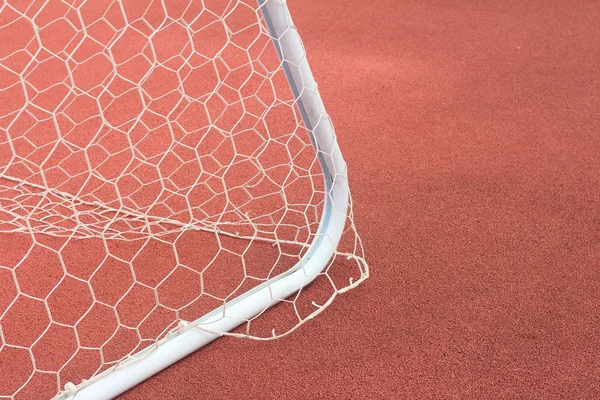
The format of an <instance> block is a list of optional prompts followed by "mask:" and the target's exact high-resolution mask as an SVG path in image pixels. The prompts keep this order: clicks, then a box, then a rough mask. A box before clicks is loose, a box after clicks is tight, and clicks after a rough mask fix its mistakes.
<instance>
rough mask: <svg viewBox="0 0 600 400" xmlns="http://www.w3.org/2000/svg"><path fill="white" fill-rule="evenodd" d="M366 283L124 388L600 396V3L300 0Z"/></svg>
mask: <svg viewBox="0 0 600 400" xmlns="http://www.w3.org/2000/svg"><path fill="white" fill-rule="evenodd" d="M289 3H290V4H289V6H290V8H291V12H292V15H293V16H294V22H295V23H296V25H297V26H298V27H299V29H300V33H301V35H302V37H303V40H304V42H305V45H306V47H307V51H308V54H309V57H310V61H311V64H312V67H313V70H314V73H315V75H316V78H317V81H318V82H319V83H320V87H321V92H322V95H323V97H324V101H325V104H326V106H327V109H328V111H329V113H330V114H331V115H332V116H333V118H334V122H335V123H336V129H337V133H338V136H339V141H340V145H341V147H342V150H343V152H344V155H345V157H346V159H347V161H348V164H349V167H350V173H351V187H352V191H353V195H354V200H355V211H356V214H357V224H358V228H359V232H360V233H361V235H362V237H363V239H364V242H365V246H366V252H367V256H368V261H369V262H370V264H371V269H372V277H371V278H370V279H369V280H368V281H367V282H366V283H365V284H364V285H362V286H361V287H359V288H358V289H356V290H353V291H351V292H349V293H348V294H346V295H343V296H340V297H339V298H338V299H337V300H336V301H335V302H334V304H333V305H332V306H331V308H329V309H328V310H327V311H326V312H325V313H323V314H322V315H321V316H319V318H316V319H315V320H313V321H311V322H309V323H307V324H306V325H304V326H303V327H302V328H301V329H300V330H298V331H296V332H295V333H293V334H292V335H290V336H288V337H287V338H284V339H281V340H277V341H273V342H267V343H261V342H254V341H248V340H237V339H229V338H226V339H222V340H218V341H217V342H215V343H214V344H213V345H211V346H209V347H207V348H205V349H203V350H201V351H199V352H198V353H196V354H194V355H193V356H191V357H189V358H187V359H186V360H184V361H182V362H180V363H178V364H177V365H175V366H174V367H172V368H170V369H169V370H168V371H166V372H164V373H162V374H160V375H158V376H157V377H155V378H153V379H151V380H150V381H148V382H146V383H144V384H142V385H140V386H139V387H137V388H135V389H134V390H132V391H130V392H129V393H127V394H126V395H124V396H123V399H127V400H134V399H148V398H161V399H171V398H173V399H201V398H215V399H221V398H222V399H252V398H283V399H286V398H289V399H297V398H303V399H322V398H339V399H350V398H352V399H355V398H372V399H376V398H386V399H389V398H406V399H414V398H436V399H445V398H461V399H465V398H488V399H491V398H507V399H515V398H524V399H535V398H544V399H564V398H572V399H576V398H577V399H591V398H598V397H600V378H599V376H600V369H599V364H598V355H599V354H600V332H599V329H600V328H599V327H600V312H599V311H600V297H599V296H598V293H599V287H600V269H599V268H598V266H599V265H600V207H599V201H600V189H599V188H600V135H599V132H600V69H599V67H598V66H599V65H600V39H599V38H600V24H598V21H600V7H598V4H594V3H595V2H589V1H587V2H586V1H566V2H547V1H528V2H520V1H512V2H507V1H494V2H481V1H480V2H475V1H461V2H451V1H432V2H422V1H413V2H408V1H399V0H380V1H376V2H369V1H350V0H345V1H341V0H320V1H317V0H304V1H290V2H289Z"/></svg>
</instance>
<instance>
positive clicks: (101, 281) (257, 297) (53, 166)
mask: <svg viewBox="0 0 600 400" xmlns="http://www.w3.org/2000/svg"><path fill="white" fill-rule="evenodd" d="M41 3H43V4H41V5H39V4H38V5H35V6H34V5H32V6H30V7H29V8H26V7H25V8H23V7H22V8H19V7H16V6H15V7H13V6H11V5H10V4H9V5H5V6H4V8H3V9H2V10H1V11H0V17H2V16H3V15H2V14H4V20H5V21H7V22H1V23H0V35H2V34H3V33H4V34H5V35H4V37H10V35H9V34H10V33H11V32H18V30H19V29H20V30H23V33H24V35H25V36H27V34H29V32H31V38H32V39H31V40H30V41H27V42H23V43H22V44H21V46H22V47H21V48H19V47H15V48H14V49H13V48H11V49H10V51H6V52H4V53H3V54H0V67H2V68H3V70H2V72H4V75H2V76H5V78H2V77H0V83H1V84H2V86H0V87H1V89H0V96H4V97H1V98H0V114H2V115H1V117H2V120H1V121H2V124H1V125H0V129H1V130H0V246H4V247H2V250H1V252H5V253H8V252H9V251H11V250H8V249H9V246H14V249H15V254H17V256H14V257H12V258H11V257H10V256H9V255H8V254H5V255H0V273H2V274H3V275H2V276H0V279H4V281H3V282H5V283H4V284H0V285H5V286H6V288H4V287H3V288H4V289H6V290H5V291H6V292H7V293H10V292H11V291H14V296H13V295H11V296H5V297H6V299H5V300H4V299H3V298H0V339H1V347H0V360H1V361H2V362H3V363H4V364H5V365H7V366H8V367H0V370H1V369H2V368H5V369H7V368H10V363H11V362H13V361H11V360H14V362H18V361H17V360H18V359H19V358H18V357H13V356H11V355H12V354H15V355H16V354H18V355H19V357H21V356H22V357H24V358H23V359H24V360H27V362H28V363H29V364H31V367H30V368H29V369H27V368H24V369H23V372H22V373H20V374H17V375H15V377H16V378H15V379H16V383H14V384H12V383H11V384H6V385H4V386H2V385H0V398H3V397H6V398H11V399H12V398H20V397H19V396H29V394H31V393H37V394H38V395H39V393H51V397H52V396H55V398H56V399H57V400H67V399H68V400H80V399H82V400H91V399H110V398H114V397H116V396H118V395H119V394H121V393H123V392H124V391H126V390H128V389H130V388H132V387H133V386H135V385H137V384H138V383H140V382H142V381H143V380H145V379H147V378H149V377H151V376H153V375H154V374H156V373H158V372H159V371H161V370H163V369H165V368H167V367H168V366H170V365H172V364H173V363H175V362H177V361H179V360H181V359H182V358H184V357H186V356H187V355H189V354H191V353H192V352H194V351H196V350H198V349H200V348H201V347H203V346H204V345H206V344H208V343H210V342H212V341H213V340H215V339H217V338H218V337H220V336H223V335H233V336H242V337H251V338H259V339H271V338H274V337H279V336H281V335H284V334H287V333H289V332H290V331H292V330H294V329H295V328H297V327H298V326H299V325H301V324H302V323H303V322H305V321H307V320H309V319H311V318H313V317H314V316H315V315H317V314H318V313H320V312H321V311H322V310H323V309H324V308H325V307H326V306H327V305H328V304H330V303H331V301H332V300H333V299H334V297H335V296H336V295H337V294H339V293H342V292H344V291H346V290H349V289H350V288H353V287H355V286H356V285H358V284H359V283H360V282H362V281H363V280H364V279H366V278H367V277H368V267H367V265H366V263H365V261H364V259H363V254H362V245H361V242H360V238H359V237H358V235H357V234H356V231H355V227H354V222H353V219H352V218H353V214H352V206H351V200H350V199H351V198H350V193H349V186H348V176H347V170H346V163H345V161H344V159H343V157H342V154H341V152H340V149H339V146H338V144H337V141H336V136H335V132H334V129H333V125H332V123H331V120H330V118H329V116H328V115H327V113H326V112H325V108H324V105H323V102H322V100H321V97H320V95H319V91H318V88H317V84H316V82H315V80H314V77H313V75H312V72H311V70H310V67H309V64H308V61H307V59H306V53H305V50H304V47H303V45H302V41H301V39H300V36H299V34H298V31H297V30H296V28H295V26H294V24H293V22H292V19H291V16H290V13H289V11H288V8H287V5H286V1H285V0H213V1H195V0H185V1H183V0H181V1H179V0H173V1H167V0H165V1H147V2H146V3H147V6H146V8H144V9H142V10H137V11H134V10H132V9H130V8H128V6H127V4H126V3H127V2H126V1H125V0H114V1H109V2H106V3H107V5H106V6H102V5H95V6H92V5H91V3H93V2H85V1H74V2H67V1H60V0H55V1H52V0H50V1H46V2H41ZM58 4H60V5H61V7H62V9H63V10H64V11H60V12H58V13H56V12H55V11H47V10H46V7H47V6H48V5H58ZM63 6H64V7H63ZM86 7H87V8H86ZM93 7H98V9H97V10H93ZM55 8H56V9H58V8H60V7H58V6H57V7H55ZM45 14H48V15H45ZM244 24H245V25H244ZM53 25H54V26H53ZM32 27H33V29H32ZM48 28H53V29H54V30H51V32H53V33H54V35H51V36H46V35H45V34H44V30H45V29H48ZM69 29H70V30H72V31H73V32H74V33H73V35H72V37H71V38H70V39H64V40H62V37H61V35H62V33H63V31H67V30H69ZM103 31H106V32H103ZM62 36H65V35H62ZM223 38H224V39H223ZM61 40H62V42H61ZM162 40H165V41H168V46H167V47H168V48H163V47H161V43H162V42H161V41H162ZM213 40H214V41H215V42H218V43H217V45H215V46H214V47H213V45H212V44H211V43H212V41H213ZM136 41H137V42H136ZM124 42H127V43H124ZM138 42H139V43H138ZM175 44H177V45H178V46H175ZM175 47H178V48H177V51H178V52H179V54H171V53H170V51H172V50H173V48H175ZM269 52H270V53H272V54H271V55H269ZM79 53H85V54H79ZM273 55H274V56H275V58H273ZM19 58H23V59H24V61H23V62H22V63H25V64H24V65H21V64H22V63H19V62H17V61H19V60H17V59H19ZM90 60H91V62H90ZM104 60H107V61H108V63H107V64H106V65H107V67H106V71H104V70H103V67H102V65H103V64H104V63H105V61H104ZM274 60H275V62H274ZM26 62H28V63H26ZM40 66H41V67H44V68H45V71H46V73H43V74H42V73H39V71H38V70H39V69H40V68H39V67H40ZM54 69H55V70H56V71H55V70H54ZM197 71H200V73H197ZM159 72H161V74H159ZM162 72H164V74H162ZM82 74H83V75H82ZM154 75H157V76H154ZM99 76H100V78H98V77H99ZM171 78H172V81H171V80H170V79H171ZM3 80H4V81H6V82H5V83H4V82H3ZM94 80H97V81H98V84H96V85H95V84H93V83H91V81H94ZM213 81H214V82H213ZM79 82H81V83H79ZM198 82H200V83H198ZM284 84H285V85H284ZM197 86H199V88H198V87H197ZM61 89H64V90H63V91H61ZM288 92H289V93H288ZM9 96H10V97H9ZM11 98H12V99H13V100H12V101H7V100H6V99H11ZM2 100H4V103H2ZM137 106H139V107H138V108H136V107H137ZM280 109H281V110H280ZM90 110H91V111H90ZM129 114H130V115H129ZM271 114H273V115H271ZM286 118H287V119H289V120H290V121H286ZM24 120H26V121H24ZM41 127H43V128H44V129H41ZM88 130H92V131H93V132H92V133H88ZM74 133H77V136H74ZM2 136H3V137H2ZM253 141H254V142H256V144H252V145H249V144H248V143H250V142H253ZM246 147H248V149H247V148H246ZM159 148H160V149H161V150H160V151H159V150H157V149H159ZM308 150H312V151H311V155H307V151H308ZM169 160H170V161H169ZM248 170H251V173H247V172H248ZM184 182H185V183H184ZM307 189H309V190H308V191H307ZM305 191H306V192H305ZM300 192H301V193H300ZM209 239H210V240H209ZM93 243H99V245H98V247H97V248H96V250H94V251H92V250H90V248H91V244H93ZM238 243H241V244H238ZM88 245H90V246H88ZM78 246H80V247H78ZM211 246H214V247H215V249H216V250H215V251H214V252H213V251H212V250H211ZM78 248H80V249H81V252H82V253H81V254H83V256H84V257H85V258H84V259H82V258H81V257H82V256H81V254H77V249H78ZM130 248H131V249H130ZM86 252H89V253H86ZM171 253H172V254H171ZM44 254H47V255H48V256H49V257H51V258H54V257H56V260H57V262H56V267H57V269H56V271H54V272H50V270H49V267H48V266H45V263H44V262H43V260H40V257H44ZM267 254H268V255H267ZM91 259H95V260H96V261H95V262H91V261H90V260H91ZM88 262H89V263H90V266H89V268H88V269H89V270H88V271H87V272H86V271H82V269H85V268H84V266H85V265H87V263H88ZM41 264H44V266H42V265H41ZM50 264H51V263H50ZM46 268H48V271H46ZM37 274H42V275H44V276H43V277H41V278H39V277H36V275H37ZM52 274H55V278H51V276H52ZM233 276H236V277H238V278H236V279H233V278H232V277H233ZM313 281H315V285H316V286H313V285H309V284H310V283H311V282H313ZM318 284H320V286H319V285H318ZM36 285H37V286H36ZM67 285H70V286H68V290H63V291H61V289H62V288H63V287H65V286H67ZM121 286H122V289H120V287H121ZM43 287H47V290H42V288H43ZM76 287H78V288H81V292H76V290H75V288H76ZM311 288H312V289H313V292H311V291H310V290H311ZM88 292H89V293H88ZM138 292H139V293H147V294H148V295H147V296H146V297H145V299H146V300H144V301H145V303H142V302H141V299H142V297H143V296H141V295H139V296H137V295H135V296H134V294H135V293H138ZM192 292H193V293H192ZM77 293H80V294H77ZM61 296H63V297H61ZM64 296H66V297H64ZM69 296H75V297H74V298H69ZM136 296H137V297H136ZM84 298H85V299H88V300H85V301H84V300H81V299H84ZM61 301H62V303H61ZM65 301H66V303H70V304H69V305H66V306H65V305H63V306H62V308H61V305H60V304H63V303H65ZM86 301H87V302H86ZM79 303H82V304H83V303H85V304H84V305H82V306H81V312H80V313H76V312H75V311H74V309H76V308H77V306H76V305H77V304H79ZM278 303H281V306H280V307H274V308H273V310H272V312H273V314H271V316H269V315H268V314H269V311H267V310H268V309H269V308H271V307H272V306H274V305H276V304H278ZM23 304H27V306H24V305H23ZM57 304H58V305H57ZM128 304H129V306H128ZM146 304H147V305H148V306H146ZM34 306H35V307H37V306H40V307H39V310H40V311H39V312H40V315H39V316H37V315H36V316H35V317H34V318H35V319H36V321H38V320H43V323H42V322H40V323H39V325H40V326H39V327H38V326H35V329H32V331H37V333H36V334H35V335H36V336H35V337H33V336H32V335H31V334H24V333H23V331H22V330H23V329H27V328H26V327H23V323H24V320H22V319H19V315H22V314H21V312H22V311H21V310H27V309H28V308H27V307H29V308H31V309H33V308H34ZM142 309H143V310H142ZM99 310H103V311H102V312H100V311H99ZM284 310H287V311H284ZM285 312H287V313H288V314H287V316H285V315H284V314H285ZM71 314H72V316H70V315H71ZM190 316H191V317H192V318H190ZM268 318H271V320H272V321H273V325H269V326H268V327H266V328H265V329H262V328H257V326H260V323H261V321H262V320H263V319H265V320H267V319H268ZM113 320H114V321H113ZM283 320H286V322H285V323H282V324H281V325H282V326H281V327H279V323H280V322H279V321H283ZM90 321H91V322H90ZM106 321H109V322H106ZM115 321H116V322H115ZM113 325H114V328H111V329H108V328H107V332H106V334H104V333H102V334H100V333H98V332H96V333H93V332H91V331H93V329H97V328H98V327H100V326H113ZM86 327H89V328H90V329H89V330H86ZM150 327H151V328H152V329H151V328H150ZM254 329H259V331H258V332H255V331H254ZM54 330H56V332H54ZM52 332H54V333H52ZM60 332H67V333H68V335H71V334H73V337H74V342H73V343H74V344H73V346H72V348H70V349H65V350H64V352H65V355H61V356H60V357H56V358H57V359H59V362H57V363H55V364H53V363H52V362H50V361H46V360H45V358H44V356H43V355H42V350H43V349H44V348H46V347H44V346H45V345H46V343H47V342H48V343H56V340H57V338H58V337H60V335H61V333H60ZM52 335H54V338H52ZM86 335H89V336H90V338H87V337H86ZM28 336H31V338H30V339H27V337H28ZM96 336H99V337H98V338H96ZM52 340H55V342H52ZM58 347H60V346H58ZM66 347H68V346H66ZM2 352H5V356H4V358H2V357H3V356H2V354H1V353H2ZM6 354H8V355H6ZM82 354H85V355H86V356H85V357H89V359H87V358H86V359H85V360H84V361H81V359H83V357H84V356H82ZM9 357H10V358H9ZM27 362H26V364H27ZM75 369H77V370H78V371H80V370H81V371H86V373H88V375H87V376H80V375H81V373H78V372H77V373H76V372H73V370H75ZM48 382H50V383H48ZM44 385H45V387H46V389H40V388H43V387H44ZM56 385H58V388H57V387H56ZM53 386H54V387H53ZM48 387H49V389H48ZM44 390H45V391H44ZM53 390H54V392H53ZM40 391H41V392H40ZM57 391H58V392H57ZM44 396H45V395H41V396H40V398H43V397H44ZM27 398H34V397H33V396H31V397H27Z"/></svg>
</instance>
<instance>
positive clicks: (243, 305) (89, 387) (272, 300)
mask: <svg viewBox="0 0 600 400" xmlns="http://www.w3.org/2000/svg"><path fill="white" fill-rule="evenodd" d="M259 6H260V9H261V11H262V14H263V17H264V19H265V21H266V23H267V25H268V27H269V30H270V33H271V36H272V37H273V41H274V43H275V46H276V47H277V48H278V53H279V56H280V57H281V58H282V60H283V67H284V69H285V73H286V76H287V78H288V81H289V83H290V87H291V89H292V91H293V92H294V95H295V96H296V99H297V105H298V108H299V110H300V112H301V114H302V117H303V120H304V124H305V126H306V128H307V130H308V131H309V134H310V135H311V140H312V142H313V145H314V147H315V150H316V151H317V154H318V158H319V162H320V164H321V167H322V169H323V172H324V175H325V185H326V188H327V190H328V194H327V195H326V196H325V205H324V210H323V217H322V220H321V225H320V227H319V230H318V232H317V235H316V239H315V241H314V242H313V243H312V244H311V246H310V248H309V250H308V251H307V253H306V255H305V256H304V257H303V259H302V260H301V261H300V262H299V263H298V264H296V265H295V266H294V267H293V268H291V269H290V270H289V271H288V272H286V273H283V274H281V275H278V276H277V277H275V278H272V279H271V280H269V281H268V282H266V283H264V284H262V285H260V286H258V287H256V288H254V289H253V290H251V291H249V292H248V293H246V294H243V295H241V296H239V297H238V298H236V299H234V300H232V301H230V302H229V303H227V305H226V306H225V308H224V309H223V308H219V309H216V310H214V311H213V312H211V313H209V314H207V315H205V316H204V317H202V318H200V319H198V320H196V321H194V322H193V323H192V325H198V326H200V327H201V329H200V328H196V327H193V326H192V327H189V328H188V329H184V330H182V331H179V332H177V333H174V334H171V335H168V336H167V337H166V338H165V339H163V341H161V342H160V344H159V345H158V346H152V347H151V348H149V349H146V350H143V351H141V352H140V353H138V354H136V355H134V356H133V357H132V360H131V361H128V362H127V363H125V364H124V365H122V366H120V367H119V368H116V369H114V370H109V371H106V372H105V373H103V374H101V375H99V376H98V377H96V378H94V379H93V380H92V381H91V382H88V383H87V384H85V385H82V386H81V387H79V388H76V389H75V392H74V393H73V392H69V393H62V394H61V395H59V396H57V399H60V400H63V399H68V400H105V399H112V398H114V397H116V396H118V395H119V394H121V393H123V392H125V391H126V390H128V389H130V388H132V387H133V386H135V385H137V384H138V383H141V382H142V381H144V380H146V379H148V378H149V377H151V376H153V375H155V374H156V373H158V372H160V371H161V370H163V369H165V368H167V367H168V366H170V365H172V364H174V363H175V362H177V361H179V360H181V359H182V358H184V357H186V356H187V355H189V354H191V353H193V352H194V351H196V350H198V349H199V348H201V347H202V346H204V345H206V344H208V343H210V342H212V341H213V340H215V339H217V338H218V337H220V336H221V334H219V332H228V331H231V330H232V329H234V328H236V327H237V326H239V325H241V324H242V323H244V322H246V321H248V320H250V319H252V318H253V317H255V316H256V315H258V314H260V313H261V312H263V311H264V310H266V309H267V308H269V307H271V306H273V305H274V304H276V303H278V302H279V301H280V300H283V299H285V298H288V297H289V296H290V295H292V294H294V293H295V292H297V291H298V290H299V289H301V288H302V287H303V286H305V285H307V284H309V283H310V282H311V281H312V280H314V279H315V278H316V277H317V276H318V275H319V274H320V273H321V272H322V270H323V269H324V268H325V267H326V266H327V264H328V263H329V261H330V260H331V258H332V257H333V255H334V252H335V249H336V247H337V245H338V243H339V241H340V238H341V235H342V233H343V230H344V225H345V222H346V215H347V211H348V196H349V194H348V183H347V177H346V164H345V162H344V159H343V158H342V155H341V153H340V150H339V147H338V145H337V143H336V140H335V133H334V131H333V126H332V124H331V121H330V120H329V117H328V116H327V115H326V114H325V111H324V107H323V103H322V101H321V97H320V96H319V94H318V91H317V85H316V83H315V80H314V78H313V75H312V72H311V70H310V68H309V65H308V62H307V61H306V57H305V52H304V47H303V45H302V42H301V40H300V36H299V35H298V33H297V31H296V29H295V27H294V25H293V23H292V20H291V17H290V14H289V12H288V9H287V6H286V4H285V0H259ZM211 332H215V333H211Z"/></svg>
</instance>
